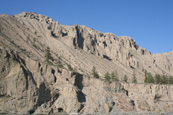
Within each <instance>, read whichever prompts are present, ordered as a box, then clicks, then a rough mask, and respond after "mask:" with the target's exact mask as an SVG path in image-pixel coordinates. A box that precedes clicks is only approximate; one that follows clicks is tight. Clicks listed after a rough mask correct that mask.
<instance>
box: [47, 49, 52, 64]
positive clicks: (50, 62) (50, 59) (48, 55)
mask: <svg viewBox="0 0 173 115" xmlns="http://www.w3.org/2000/svg"><path fill="white" fill-rule="evenodd" d="M45 62H46V63H47V64H53V63H52V62H53V57H52V55H51V53H50V48H49V47H47V48H46V53H45Z"/></svg>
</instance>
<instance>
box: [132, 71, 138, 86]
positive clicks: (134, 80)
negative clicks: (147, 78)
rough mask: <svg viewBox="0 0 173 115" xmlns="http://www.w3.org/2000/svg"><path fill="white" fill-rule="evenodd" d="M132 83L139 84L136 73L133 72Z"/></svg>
mask: <svg viewBox="0 0 173 115" xmlns="http://www.w3.org/2000/svg"><path fill="white" fill-rule="evenodd" d="M132 83H137V78H136V74H135V72H133V78H132Z"/></svg>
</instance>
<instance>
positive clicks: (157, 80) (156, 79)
mask: <svg viewBox="0 0 173 115" xmlns="http://www.w3.org/2000/svg"><path fill="white" fill-rule="evenodd" d="M155 83H156V84H160V83H161V76H160V75H159V74H156V75H155Z"/></svg>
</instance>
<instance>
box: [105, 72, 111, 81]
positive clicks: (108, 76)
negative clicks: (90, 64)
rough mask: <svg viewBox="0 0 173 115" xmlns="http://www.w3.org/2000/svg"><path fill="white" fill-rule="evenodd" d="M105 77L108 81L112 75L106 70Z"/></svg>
mask: <svg viewBox="0 0 173 115" xmlns="http://www.w3.org/2000/svg"><path fill="white" fill-rule="evenodd" d="M104 78H105V80H106V81H110V79H111V77H110V75H109V73H108V72H106V74H105V76H104Z"/></svg>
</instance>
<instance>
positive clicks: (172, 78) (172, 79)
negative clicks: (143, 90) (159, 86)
mask: <svg viewBox="0 0 173 115" xmlns="http://www.w3.org/2000/svg"><path fill="white" fill-rule="evenodd" d="M169 84H173V77H172V76H169Z"/></svg>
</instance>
